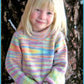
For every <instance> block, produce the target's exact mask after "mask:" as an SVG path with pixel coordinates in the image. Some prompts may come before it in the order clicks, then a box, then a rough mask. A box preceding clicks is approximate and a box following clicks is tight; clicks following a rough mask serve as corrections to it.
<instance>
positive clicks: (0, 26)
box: [0, 0, 1, 84]
mask: <svg viewBox="0 0 84 84" xmlns="http://www.w3.org/2000/svg"><path fill="white" fill-rule="evenodd" d="M0 22H1V0H0ZM0 38H1V24H0ZM0 49H1V40H0ZM0 84H1V50H0Z"/></svg>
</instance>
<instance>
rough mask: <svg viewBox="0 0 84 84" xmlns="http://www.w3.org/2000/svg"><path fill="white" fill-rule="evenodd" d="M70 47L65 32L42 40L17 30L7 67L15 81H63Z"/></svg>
mask: <svg viewBox="0 0 84 84" xmlns="http://www.w3.org/2000/svg"><path fill="white" fill-rule="evenodd" d="M66 68H67V46H66V42H65V38H64V35H63V34H62V32H60V33H58V34H57V35H56V36H55V34H53V35H50V34H48V35H47V37H45V38H43V39H39V40H38V37H37V38H33V37H29V36H28V35H26V34H25V33H24V32H23V31H22V30H21V31H16V32H15V33H14V35H13V37H12V40H11V44H10V47H9V50H8V53H7V57H6V69H7V71H8V73H9V74H10V75H11V77H12V78H13V79H14V81H15V82H16V84H47V83H50V84H64V82H65V72H66Z"/></svg>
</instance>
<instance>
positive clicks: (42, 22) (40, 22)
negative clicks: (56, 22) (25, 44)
mask: <svg viewBox="0 0 84 84" xmlns="http://www.w3.org/2000/svg"><path fill="white" fill-rule="evenodd" d="M36 22H37V23H39V24H45V21H42V20H36Z"/></svg>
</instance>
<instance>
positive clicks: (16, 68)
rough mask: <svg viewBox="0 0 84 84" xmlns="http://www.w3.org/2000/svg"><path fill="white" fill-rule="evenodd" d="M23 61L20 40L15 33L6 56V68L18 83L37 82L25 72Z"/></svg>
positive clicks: (30, 83)
mask: <svg viewBox="0 0 84 84" xmlns="http://www.w3.org/2000/svg"><path fill="white" fill-rule="evenodd" d="M21 61H22V53H21V49H20V42H19V39H18V37H17V35H16V34H14V36H13V38H12V41H11V44H10V47H9V50H8V53H7V57H6V69H7V71H8V73H9V74H10V76H11V77H12V78H13V79H14V81H15V82H16V84H36V82H35V81H34V80H32V79H31V78H28V77H27V76H26V75H25V74H24V73H23V71H22V68H21V67H22V65H21Z"/></svg>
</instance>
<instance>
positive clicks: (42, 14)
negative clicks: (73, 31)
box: [30, 8, 54, 31]
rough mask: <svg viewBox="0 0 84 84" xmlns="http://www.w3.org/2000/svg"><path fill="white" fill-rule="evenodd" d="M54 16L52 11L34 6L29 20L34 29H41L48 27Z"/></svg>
mask: <svg viewBox="0 0 84 84" xmlns="http://www.w3.org/2000/svg"><path fill="white" fill-rule="evenodd" d="M53 18H54V12H53V11H50V10H48V9H46V8H45V9H40V8H34V9H33V10H32V12H31V14H30V22H31V24H32V28H33V30H34V31H42V30H44V29H45V28H47V27H49V26H50V25H51V24H52V22H53Z"/></svg>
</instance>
